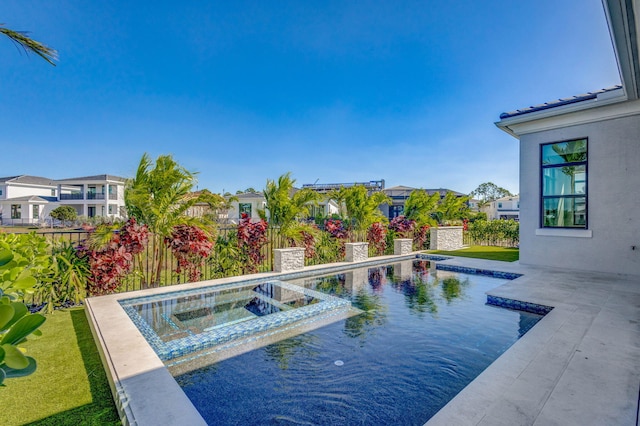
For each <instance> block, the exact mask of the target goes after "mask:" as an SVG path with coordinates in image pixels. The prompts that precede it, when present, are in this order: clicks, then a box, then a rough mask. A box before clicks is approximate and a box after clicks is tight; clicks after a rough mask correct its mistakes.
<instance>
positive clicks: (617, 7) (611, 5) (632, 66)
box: [602, 0, 640, 100]
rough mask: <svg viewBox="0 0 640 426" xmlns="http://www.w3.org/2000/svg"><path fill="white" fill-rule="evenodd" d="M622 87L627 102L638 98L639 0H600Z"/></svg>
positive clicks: (639, 55) (639, 57) (639, 67)
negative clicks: (637, 14) (637, 15)
mask: <svg viewBox="0 0 640 426" xmlns="http://www.w3.org/2000/svg"><path fill="white" fill-rule="evenodd" d="M602 3H603V6H604V13H605V16H606V18H607V24H608V25H609V33H610V35H611V41H612V44H613V51H614V53H615V56H616V61H617V62H618V71H619V73H620V79H621V81H622V86H623V87H624V91H625V93H626V95H627V98H628V99H629V100H634V99H639V98H640V54H639V51H638V49H639V46H638V44H639V42H638V34H639V32H640V31H638V19H636V18H637V17H636V16H635V15H636V13H637V12H638V10H639V9H640V4H639V0H602Z"/></svg>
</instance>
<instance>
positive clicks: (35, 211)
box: [33, 204, 40, 219]
mask: <svg viewBox="0 0 640 426" xmlns="http://www.w3.org/2000/svg"><path fill="white" fill-rule="evenodd" d="M33 218H34V219H40V206H39V205H37V204H35V205H34V206H33Z"/></svg>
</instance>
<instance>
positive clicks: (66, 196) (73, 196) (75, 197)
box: [60, 192, 84, 200]
mask: <svg viewBox="0 0 640 426" xmlns="http://www.w3.org/2000/svg"><path fill="white" fill-rule="evenodd" d="M60 199H61V200H84V194H83V193H82V192H73V193H71V194H60Z"/></svg>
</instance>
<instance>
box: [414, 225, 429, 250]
mask: <svg viewBox="0 0 640 426" xmlns="http://www.w3.org/2000/svg"><path fill="white" fill-rule="evenodd" d="M430 229H431V227H430V226H429V225H422V226H421V227H419V228H416V229H415V230H414V231H413V245H414V246H415V247H416V248H417V249H418V250H425V249H428V248H429V247H425V246H424V245H425V244H426V243H427V241H428V240H429V235H430V234H429V232H430V231H429V230H430Z"/></svg>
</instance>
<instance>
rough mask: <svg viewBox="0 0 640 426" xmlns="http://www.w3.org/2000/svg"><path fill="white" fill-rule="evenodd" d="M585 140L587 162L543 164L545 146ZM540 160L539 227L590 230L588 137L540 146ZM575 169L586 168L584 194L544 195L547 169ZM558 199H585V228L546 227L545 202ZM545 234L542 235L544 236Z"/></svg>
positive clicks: (544, 228)
mask: <svg viewBox="0 0 640 426" xmlns="http://www.w3.org/2000/svg"><path fill="white" fill-rule="evenodd" d="M581 140H584V141H585V150H586V156H585V160H584V161H574V162H568V163H558V164H547V165H545V164H543V163H542V162H543V159H544V154H543V150H544V147H545V146H549V145H556V144H561V143H567V142H574V141H581ZM539 153H540V158H539V161H538V163H539V165H540V186H539V188H540V211H539V215H538V218H539V225H540V229H541V230H554V229H557V230H576V231H580V230H588V229H589V138H588V137H586V136H585V137H578V138H571V139H565V140H561V141H553V142H546V143H542V144H540V151H539ZM568 166H569V167H574V166H584V174H585V181H584V194H582V193H581V194H568V195H562V196H559V195H557V194H547V195H545V194H544V183H545V182H544V179H545V176H544V172H545V170H547V169H558V168H561V167H568ZM557 198H563V199H565V200H575V199H578V198H584V200H585V201H584V204H585V206H584V215H585V218H584V226H550V225H545V221H544V214H545V200H547V199H557ZM542 234H543V233H541V235H542Z"/></svg>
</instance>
